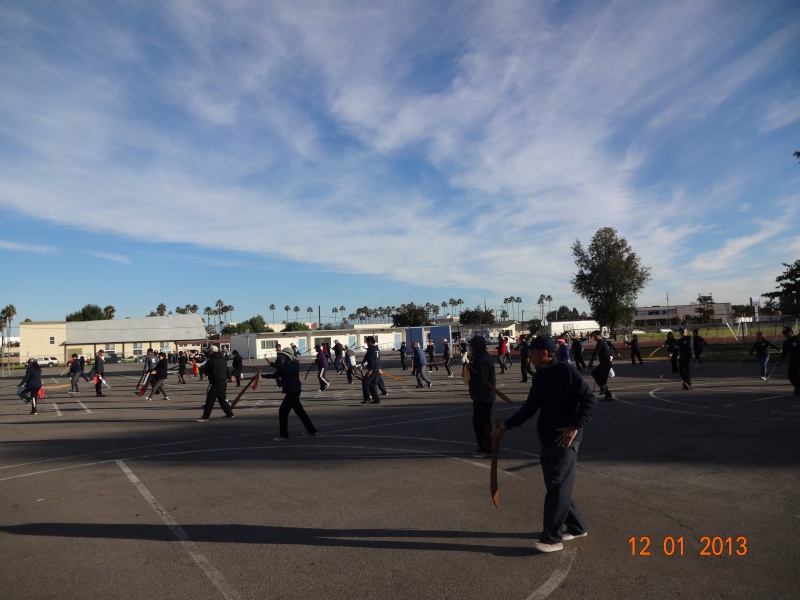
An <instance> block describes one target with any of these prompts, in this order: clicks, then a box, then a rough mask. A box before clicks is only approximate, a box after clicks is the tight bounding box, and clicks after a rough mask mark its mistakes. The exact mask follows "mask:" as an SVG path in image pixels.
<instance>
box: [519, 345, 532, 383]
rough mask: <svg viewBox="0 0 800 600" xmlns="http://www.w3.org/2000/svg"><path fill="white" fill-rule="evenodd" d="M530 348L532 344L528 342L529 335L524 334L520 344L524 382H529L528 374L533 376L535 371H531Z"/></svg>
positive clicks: (520, 365) (520, 363) (520, 359)
mask: <svg viewBox="0 0 800 600" xmlns="http://www.w3.org/2000/svg"><path fill="white" fill-rule="evenodd" d="M530 350H531V346H530V344H529V343H528V337H527V336H524V335H523V336H522V342H520V345H519V368H520V372H521V374H522V379H521V380H520V381H521V382H522V383H527V382H528V374H530V375H531V376H533V372H532V371H531V359H530Z"/></svg>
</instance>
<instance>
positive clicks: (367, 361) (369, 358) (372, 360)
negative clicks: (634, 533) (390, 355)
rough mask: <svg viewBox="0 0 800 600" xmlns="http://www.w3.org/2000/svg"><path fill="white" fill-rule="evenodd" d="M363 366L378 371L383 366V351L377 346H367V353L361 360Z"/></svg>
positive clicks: (368, 369)
mask: <svg viewBox="0 0 800 600" xmlns="http://www.w3.org/2000/svg"><path fill="white" fill-rule="evenodd" d="M361 368H362V369H365V370H367V371H376V370H378V369H381V368H382V365H381V352H380V350H378V347H377V346H367V353H366V354H365V355H364V360H362V361H361Z"/></svg>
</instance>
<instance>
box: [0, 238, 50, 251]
mask: <svg viewBox="0 0 800 600" xmlns="http://www.w3.org/2000/svg"><path fill="white" fill-rule="evenodd" d="M0 248H2V249H3V250H11V251H12V252H33V253H34V254H58V253H59V252H60V250H59V249H58V248H54V247H52V246H41V245H39V244H28V243H20V242H11V241H8V240H0Z"/></svg>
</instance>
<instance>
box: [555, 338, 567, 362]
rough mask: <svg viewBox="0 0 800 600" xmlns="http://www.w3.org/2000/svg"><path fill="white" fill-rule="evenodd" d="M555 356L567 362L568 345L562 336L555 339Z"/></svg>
mask: <svg viewBox="0 0 800 600" xmlns="http://www.w3.org/2000/svg"><path fill="white" fill-rule="evenodd" d="M556 358H557V359H558V360H560V361H561V362H565V363H568V362H569V346H568V345H567V340H565V339H564V338H558V339H557V340H556Z"/></svg>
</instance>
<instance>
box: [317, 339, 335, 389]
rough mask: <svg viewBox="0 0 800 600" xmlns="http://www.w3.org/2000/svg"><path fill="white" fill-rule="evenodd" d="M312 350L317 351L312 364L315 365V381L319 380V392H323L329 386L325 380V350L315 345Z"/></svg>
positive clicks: (326, 365)
mask: <svg viewBox="0 0 800 600" xmlns="http://www.w3.org/2000/svg"><path fill="white" fill-rule="evenodd" d="M314 350H316V351H317V358H316V359H314V364H315V365H317V379H318V380H319V390H320V391H321V392H322V391H325V390H327V389H328V386H329V385H330V384H331V382H330V381H328V380H327V379H325V371H326V369H327V368H328V357H327V356H325V350H324V349H323V348H322V346H320V345H319V344H317V345H316V346H314Z"/></svg>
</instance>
